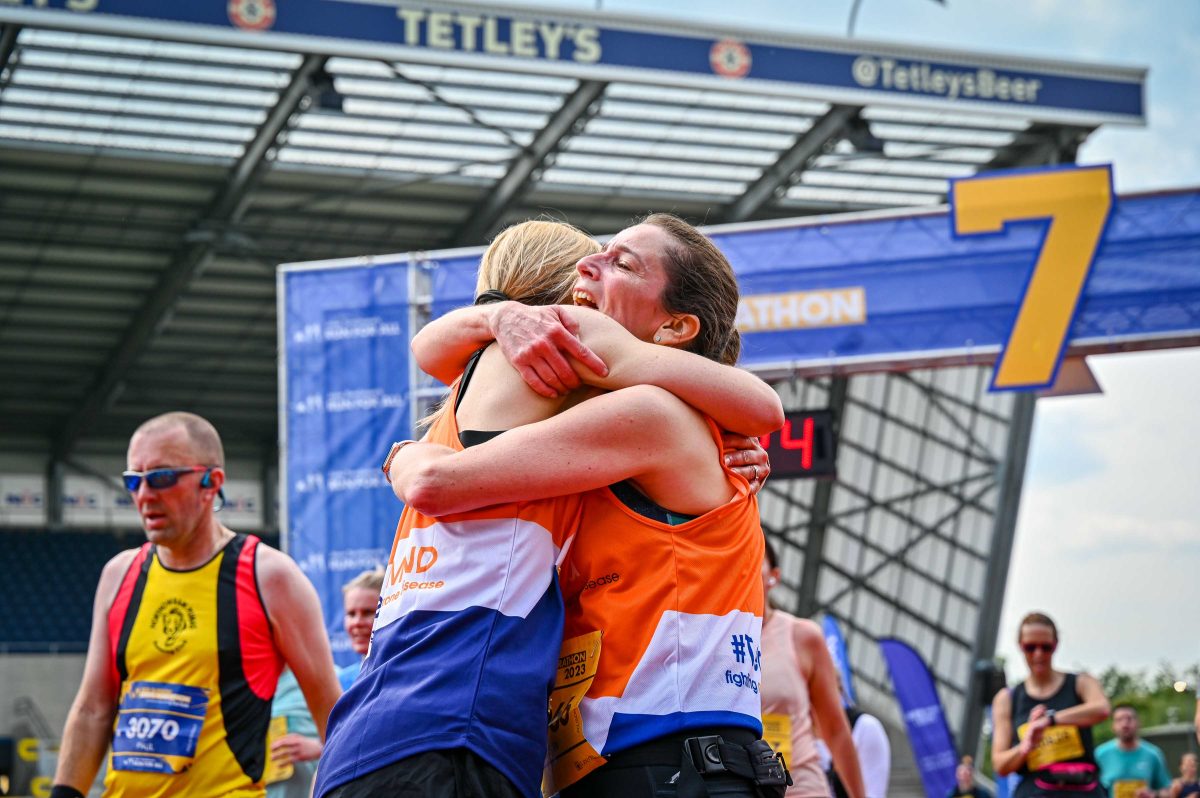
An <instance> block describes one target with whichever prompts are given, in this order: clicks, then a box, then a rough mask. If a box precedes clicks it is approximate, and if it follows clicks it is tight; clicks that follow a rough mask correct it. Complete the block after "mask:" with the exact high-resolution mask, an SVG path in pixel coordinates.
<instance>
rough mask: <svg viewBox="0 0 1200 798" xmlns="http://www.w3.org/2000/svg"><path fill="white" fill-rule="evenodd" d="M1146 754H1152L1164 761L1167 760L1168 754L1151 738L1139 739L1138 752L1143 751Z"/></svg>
mask: <svg viewBox="0 0 1200 798" xmlns="http://www.w3.org/2000/svg"><path fill="white" fill-rule="evenodd" d="M1143 752H1144V754H1143V755H1144V756H1152V757H1154V758H1155V759H1161V760H1163V761H1164V762H1165V761H1166V760H1167V757H1166V754H1164V753H1163V750H1162V749H1161V748H1159V747H1158V746H1157V745H1155V744H1154V743H1152V742H1150V741H1149V740H1141V739H1139V740H1138V753H1143Z"/></svg>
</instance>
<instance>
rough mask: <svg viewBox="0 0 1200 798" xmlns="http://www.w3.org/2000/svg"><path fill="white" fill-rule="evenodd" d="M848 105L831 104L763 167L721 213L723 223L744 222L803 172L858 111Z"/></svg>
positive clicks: (842, 130)
mask: <svg viewBox="0 0 1200 798" xmlns="http://www.w3.org/2000/svg"><path fill="white" fill-rule="evenodd" d="M859 110H861V109H859V108H857V107H855V106H852V105H835V106H833V107H831V108H830V109H829V110H828V111H827V112H826V113H825V116H823V117H821V118H820V119H818V120H817V121H816V122H814V123H813V126H812V127H810V128H809V129H808V130H806V131H805V132H804V133H802V134H800V135H799V136H798V137H797V138H796V142H795V143H794V144H793V145H792V146H791V147H790V148H789V149H788V150H787V152H785V153H784V154H783V155H782V156H780V158H779V160H778V161H776V162H775V164H774V166H771V167H770V168H769V169H766V170H765V171H764V172H763V173H762V175H761V176H760V177H759V178H758V180H755V181H754V182H753V183H752V184H750V187H749V188H747V189H746V193H745V194H743V195H742V196H740V197H738V198H737V199H736V200H734V201H733V203H732V204H731V205H730V206H729V207H728V208H726V210H725V212H724V213H723V214H721V220H722V221H724V222H744V221H746V220H747V219H749V218H750V217H751V216H753V215H754V214H755V213H757V212H758V211H759V209H760V208H762V207H763V205H765V204H767V202H768V201H769V200H770V199H771V197H772V196H774V194H775V191H776V189H778V188H780V187H782V186H785V185H788V184H789V183H790V182H792V179H793V175H795V174H796V173H797V172H799V171H803V170H804V168H805V167H806V166H807V165H808V162H809V161H810V160H812V159H813V158H814V157H816V156H818V155H820V154H821V152H822V151H823V150H824V149H825V145H826V144H829V143H830V142H835V141H837V140H838V139H839V138H841V136H842V133H843V132H844V131H845V128H846V124H847V123H848V122H849V121H850V120H851V119H853V118H854V117H855V115H857V114H858V112H859Z"/></svg>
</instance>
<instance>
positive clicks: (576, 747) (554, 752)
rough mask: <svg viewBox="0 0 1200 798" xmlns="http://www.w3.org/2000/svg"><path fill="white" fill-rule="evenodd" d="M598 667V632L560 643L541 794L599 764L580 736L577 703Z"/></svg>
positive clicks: (567, 783) (561, 786)
mask: <svg viewBox="0 0 1200 798" xmlns="http://www.w3.org/2000/svg"><path fill="white" fill-rule="evenodd" d="M599 664H600V632H599V631H596V632H589V633H588V634H585V635H580V636H579V637H572V638H571V639H570V640H564V641H563V644H562V649H560V651H559V655H558V673H557V674H556V675H555V678H554V689H553V690H552V691H551V692H550V733H549V750H548V752H547V757H546V770H545V772H544V773H543V774H542V793H543V794H544V795H553V794H554V793H556V792H558V791H559V790H562V789H565V788H566V787H569V786H571V785H572V784H574V783H575V782H577V781H579V780H580V779H582V778H583V777H584V776H586V775H587V774H589V773H591V772H592V771H593V770H595V769H596V768H598V767H600V766H601V765H603V764H604V763H605V762H606V761H607V760H606V759H605V758H604V757H602V756H600V754H599V753H598V752H597V751H596V749H595V748H593V747H592V745H591V743H589V742H588V741H587V739H586V738H584V736H583V715H582V713H580V711H579V703H580V701H582V700H583V697H584V695H586V694H587V691H588V688H589V687H591V685H592V680H593V679H595V678H596V667H597V666H598V665H599Z"/></svg>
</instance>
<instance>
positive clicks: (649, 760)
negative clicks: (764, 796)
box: [560, 728, 761, 798]
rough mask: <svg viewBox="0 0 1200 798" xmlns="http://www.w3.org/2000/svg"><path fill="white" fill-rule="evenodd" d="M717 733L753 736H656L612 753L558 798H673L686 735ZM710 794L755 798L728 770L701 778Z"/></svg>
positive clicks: (749, 785) (741, 739)
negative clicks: (643, 742)
mask: <svg viewBox="0 0 1200 798" xmlns="http://www.w3.org/2000/svg"><path fill="white" fill-rule="evenodd" d="M711 734H719V735H721V736H722V737H723V738H724V739H725V741H726V742H728V743H736V744H739V745H748V744H749V743H751V742H754V740H755V739H756V737H755V735H754V734H753V733H752V732H749V731H747V730H745V729H734V728H722V729H712V730H703V729H701V730H695V731H689V732H687V733H685V734H679V735H671V736H668V737H660V738H659V739H657V740H651V741H650V742H648V743H645V744H644V745H639V746H636V747H634V748H631V749H628V750H626V751H621V752H620V753H617V754H614V755H612V756H611V757H609V759H608V763H607V764H605V765H602V766H600V767H599V768H597V769H596V770H593V771H592V772H591V773H589V774H588V775H587V776H585V777H584V778H582V779H580V780H579V781H578V782H577V783H575V784H573V785H571V786H570V787H568V788H567V789H565V790H563V791H562V792H561V793H560V796H561V798H674V796H675V795H676V794H677V793H676V780H677V779H678V777H679V767H680V764H681V763H682V761H683V740H684V738H686V737H700V736H706V735H711ZM704 786H705V788H706V789H707V790H708V794H709V795H711V796H742V797H743V798H758V796H759V795H760V794H761V793H760V792H759V790H758V787H757V786H755V785H754V783H753V782H751V781H749V780H747V779H744V778H742V777H740V776H735V775H733V774H731V773H722V774H719V775H710V776H707V777H705V779H704Z"/></svg>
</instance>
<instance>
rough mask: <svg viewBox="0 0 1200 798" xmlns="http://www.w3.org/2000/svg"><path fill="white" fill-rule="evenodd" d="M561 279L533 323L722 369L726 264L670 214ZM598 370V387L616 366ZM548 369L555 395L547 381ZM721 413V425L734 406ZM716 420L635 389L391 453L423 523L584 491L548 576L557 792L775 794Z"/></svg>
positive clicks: (739, 504) (462, 341) (745, 565)
mask: <svg viewBox="0 0 1200 798" xmlns="http://www.w3.org/2000/svg"><path fill="white" fill-rule="evenodd" d="M577 271H578V274H577V276H576V280H575V285H574V289H573V291H572V297H573V299H574V301H575V303H576V305H577V306H581V307H576V308H574V309H572V308H561V307H559V308H555V309H553V310H552V311H548V310H545V309H543V311H542V313H541V318H543V319H544V318H546V317H547V315H548V314H551V315H553V316H554V317H555V318H556V319H561V318H564V317H565V318H566V319H567V320H568V322H569V323H572V324H577V325H578V327H579V329H580V332H581V333H583V334H584V342H585V343H588V341H587V335H586V333H587V327H588V325H589V324H594V323H598V322H600V318H601V317H600V316H598V315H597V314H595V313H594V312H592V311H591V310H589V308H594V309H596V310H599V311H601V313H603V314H604V315H605V316H608V317H609V318H610V319H612V320H615V321H617V322H619V323H620V325H621V326H622V327H624V328H625V329H626V330H628V331H629V332H631V333H633V335H634V336H636V337H637V338H639V339H641V340H642V341H644V342H648V343H653V344H657V346H652V347H650V349H651V350H657V351H658V352H659V353H662V354H668V353H671V352H672V351H673V350H674V354H675V355H679V354H680V352H679V350H685V351H686V350H690V351H692V352H695V353H696V354H701V355H704V356H705V357H706V358H709V359H710V360H713V361H719V362H723V363H733V362H735V361H736V359H737V356H738V352H739V350H740V338H739V336H738V332H737V329H736V328H735V326H734V319H735V317H736V314H737V304H738V291H737V282H736V279H735V278H734V275H733V270H732V268H731V267H730V265H729V263H728V261H727V260H726V259H725V257H724V256H723V255H722V254H721V252H720V251H719V250H718V249H717V248H716V246H715V245H713V244H712V242H711V241H710V240H708V239H707V238H706V237H705V236H703V235H702V234H700V233H699V232H698V231H696V230H695V229H694V228H692V227H691V226H690V225H687V224H686V223H685V222H683V221H682V220H679V219H677V218H676V217H672V216H668V215H662V214H657V215H653V216H650V217H647V218H646V219H645V220H643V222H642V223H640V224H637V225H634V226H633V227H630V228H627V229H625V230H623V231H621V232H620V233H618V234H617V235H615V236H614V237H613V238H612V239H611V240H610V241H609V242H608V243H607V244H606V245H605V247H604V249H603V250H602V251H601V252H599V253H596V254H595V255H590V256H588V257H586V258H583V259H581V260H580V262H579V264H578V266H577ZM508 313H514V314H517V316H516V317H517V318H522V316H521V315H520V313H523V312H521V311H518V310H517V309H515V308H512V307H511V306H508V307H506V306H505V305H501V306H498V307H495V308H493V309H492V310H490V311H479V310H473V311H468V312H462V313H461V314H460V316H459V317H458V318H457V319H455V320H454V321H455V323H454V324H453V325H450V324H446V325H442V329H439V330H436V331H437V332H438V333H439V335H441V336H443V337H442V338H441V339H440V340H439V341H438V342H437V343H436V344H434V345H432V346H429V343H430V342H429V341H420V340H414V342H413V348H414V352H416V353H417V355H418V358H419V359H422V360H423V359H424V358H425V357H426V356H427V354H428V352H429V351H432V352H434V353H435V354H440V355H442V356H446V355H447V353H449V354H450V355H452V356H455V355H456V353H457V355H456V356H459V357H461V353H462V352H466V351H471V350H472V349H473V348H475V347H477V346H479V345H480V344H481V343H484V342H486V341H490V340H491V338H492V329H493V324H495V323H496V322H497V321H498V320H502V317H503V316H504V314H508ZM489 314H491V315H490V316H489ZM503 326H504V322H503V321H500V327H501V328H502V327H503ZM535 326H536V325H535ZM504 335H505V333H504V332H503V331H502V330H501V331H500V337H501V338H503V337H504ZM473 336H475V337H473ZM569 337H573V336H569ZM516 348H517V349H520V348H521V347H520V346H517V347H516ZM660 356H661V355H660V354H655V353H653V352H651V353H647V354H646V356H645V357H646V359H648V360H653V359H655V358H657V357H660ZM451 361H452V362H453V358H452V357H451ZM422 365H423V366H424V365H425V363H424V362H422ZM609 365H610V367H611V372H610V375H609V376H610V378H611V377H612V376H613V375H616V374H619V373H620V371H621V367H618V366H616V365H614V364H612V363H610V364H609ZM712 365H713V364H712V363H710V364H708V366H709V367H711V366H712ZM429 370H431V373H434V374H438V373H439V371H438V369H437V367H436V366H434V367H432V369H429ZM453 370H454V369H453V366H452V367H451V368H450V369H449V371H451V372H453ZM535 370H536V369H535ZM544 373H545V374H548V375H549V376H550V380H549V381H548V382H550V384H551V387H555V386H553V383H552V380H554V379H557V376H556V375H555V374H554V373H553V369H551V370H549V371H546V372H544ZM568 379H569V377H568ZM563 382H564V384H565V381H563ZM567 387H569V386H567ZM717 404H719V402H718V403H717ZM728 409H732V410H733V412H734V414H735V415H737V414H738V413H739V412H740V410H741V409H742V399H741V398H740V397H733V398H732V401H731V402H730V403H729V408H728ZM716 415H717V414H716V413H714V412H712V411H707V410H706V411H705V412H704V413H701V412H697V411H696V410H695V409H693V408H692V407H690V406H688V405H687V404H684V403H683V402H682V401H680V400H679V399H677V398H676V397H675V396H673V395H672V394H670V393H667V392H665V391H662V390H660V389H657V388H653V387H649V386H638V387H633V388H626V389H623V390H618V391H613V392H612V393H608V394H604V395H602V396H597V397H595V398H592V399H589V400H587V401H584V402H581V403H579V404H577V405H575V406H573V407H571V408H569V409H566V410H564V411H563V412H561V413H559V414H558V415H555V416H554V417H553V418H550V419H547V420H545V421H540V422H538V423H533V424H527V425H525V426H521V427H517V428H514V429H509V430H508V431H507V432H505V433H504V434H503V435H499V436H498V437H496V438H494V439H492V440H490V441H488V442H486V443H483V444H481V445H479V446H476V447H472V448H470V449H466V450H461V451H454V450H453V449H452V448H450V447H444V446H436V445H433V444H429V443H418V444H413V445H407V446H405V447H404V448H403V449H402V450H401V451H400V452H399V453H398V454H397V456H396V458H395V460H394V462H393V464H392V467H391V477H392V485H393V489H394V490H395V491H396V494H397V496H399V497H400V498H401V499H402V500H404V501H405V502H406V504H407V505H408V506H409V507H411V508H415V509H416V510H418V511H420V512H422V513H424V514H426V515H429V516H434V517H447V518H448V517H450V516H451V514H457V513H460V512H463V511H472V510H476V509H477V508H483V507H486V506H488V505H491V504H495V503H498V502H513V501H522V500H535V499H544V498H545V497H551V496H562V495H569V494H573V495H578V496H579V497H580V500H581V502H582V510H581V519H582V525H581V527H580V529H579V533H578V534H577V535H576V536H575V539H574V541H573V543H572V544H571V545H570V548H569V551H568V552H567V554H566V556H565V559H564V561H563V562H562V565H561V568H560V574H561V577H560V578H561V582H562V588H563V595H564V598H565V601H566V623H565V627H564V629H565V631H564V638H565V640H564V644H563V655H562V657H560V663H565V664H564V666H563V668H560V674H559V675H560V687H561V688H562V689H563V690H564V691H567V692H570V693H571V694H570V695H567V696H566V697H565V698H563V700H561V701H557V702H556V703H555V704H554V707H555V708H556V711H555V712H554V714H553V716H552V717H553V723H552V724H551V731H552V742H551V751H552V755H553V754H557V755H558V756H557V757H555V764H556V765H557V766H556V767H554V768H552V771H553V777H554V779H555V782H554V786H555V787H556V788H557V789H559V790H561V794H562V795H563V796H564V798H590V797H591V796H610V795H621V796H624V798H637V796H643V795H644V796H668V795H679V796H685V795H689V796H701V795H731V796H732V795H736V796H759V795H782V792H783V785H784V776H783V771H782V768H780V767H779V765H778V763H777V762H776V761H775V759H774V757H773V755H772V754H771V753H770V749H769V748H766V747H765V744H763V743H761V741H760V740H759V736H760V735H761V719H760V712H761V706H760V699H759V681H760V679H761V649H760V647H761V640H760V638H761V616H762V598H763V594H762V583H761V580H760V577H759V572H760V569H761V562H762V551H763V536H762V529H761V526H760V524H759V520H758V507H757V502H756V501H755V499H754V497H753V493H752V489H751V485H750V483H749V482H748V480H747V479H744V478H742V477H740V476H735V475H733V474H731V473H730V472H729V471H726V470H725V469H724V468H722V466H721V463H720V458H721V451H722V439H721V433H720V429H719V427H718V424H719V423H724V422H723V421H722V420H721V419H719V418H716ZM714 419H715V421H714ZM745 420H746V419H741V423H742V424H743V425H744V422H745ZM779 420H780V419H779V418H778V417H776V418H771V419H769V420H768V421H769V425H770V424H777V423H779ZM769 425H768V426H769ZM741 431H742V432H752V430H748V429H742V430H741ZM765 431H766V430H763V432H765ZM757 471H758V468H757V466H752V467H751V473H750V475H749V476H750V477H756V476H761V475H759V474H758V473H757ZM455 517H456V516H455ZM572 691H573V692H572Z"/></svg>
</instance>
